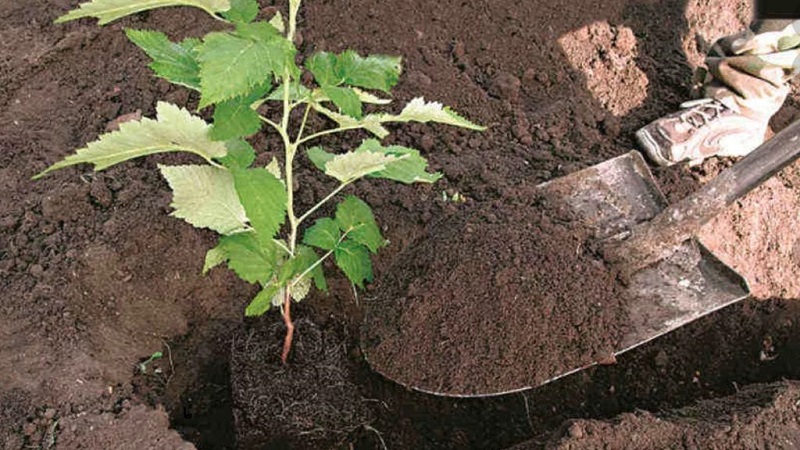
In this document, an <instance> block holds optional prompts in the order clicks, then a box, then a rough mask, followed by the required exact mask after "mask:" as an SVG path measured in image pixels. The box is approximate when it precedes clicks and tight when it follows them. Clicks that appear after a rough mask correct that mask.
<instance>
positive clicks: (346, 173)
mask: <svg viewBox="0 0 800 450" xmlns="http://www.w3.org/2000/svg"><path fill="white" fill-rule="evenodd" d="M397 160H398V158H397V157H396V156H393V155H387V154H382V153H374V152H368V151H362V152H347V153H343V154H340V155H336V156H334V157H333V159H332V160H330V161H328V162H327V163H326V164H325V174H326V175H329V176H332V177H333V178H336V179H337V180H339V181H341V182H342V183H350V182H352V181H354V180H357V179H359V178H361V177H363V176H366V175H369V174H371V173H375V172H380V171H382V170H384V169H386V167H387V164H390V163H393V162H395V161H397Z"/></svg>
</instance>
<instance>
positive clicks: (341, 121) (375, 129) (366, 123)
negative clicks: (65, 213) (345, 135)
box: [311, 103, 389, 139]
mask: <svg viewBox="0 0 800 450" xmlns="http://www.w3.org/2000/svg"><path fill="white" fill-rule="evenodd" d="M311 105H312V108H314V110H315V111H317V112H319V113H320V114H322V115H324V116H326V117H328V118H329V119H331V120H333V121H334V122H336V123H337V124H338V125H339V127H340V128H342V129H346V130H349V129H358V128H363V129H365V130H367V131H369V132H370V133H372V134H374V135H375V136H377V137H378V138H379V139H383V138H385V137H386V136H388V135H389V130H387V129H386V128H384V127H383V125H381V120H382V116H383V115H381V114H368V115H366V116H364V117H362V118H361V119H354V118H352V117H350V116H346V115H344V114H339V113H337V112H333V111H331V110H330V109H328V108H326V107H324V106H322V105H321V104H319V103H312V104H311Z"/></svg>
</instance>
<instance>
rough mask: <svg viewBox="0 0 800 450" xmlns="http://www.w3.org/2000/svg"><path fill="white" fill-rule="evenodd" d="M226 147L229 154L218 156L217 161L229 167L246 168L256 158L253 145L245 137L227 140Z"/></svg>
mask: <svg viewBox="0 0 800 450" xmlns="http://www.w3.org/2000/svg"><path fill="white" fill-rule="evenodd" d="M225 148H226V149H228V154H226V155H225V156H223V157H222V158H217V161H219V162H221V163H222V165H223V166H225V167H227V168H228V169H246V168H248V167H250V164H253V161H255V160H256V151H255V150H254V149H253V146H252V145H250V144H249V143H248V142H247V141H245V140H243V139H231V140H229V141H225Z"/></svg>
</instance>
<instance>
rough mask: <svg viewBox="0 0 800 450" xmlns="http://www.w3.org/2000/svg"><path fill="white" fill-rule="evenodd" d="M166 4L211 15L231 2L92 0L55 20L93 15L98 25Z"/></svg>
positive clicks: (63, 20)
mask: <svg viewBox="0 0 800 450" xmlns="http://www.w3.org/2000/svg"><path fill="white" fill-rule="evenodd" d="M166 6H195V7H197V8H200V9H202V10H205V11H206V12H207V13H209V14H211V15H212V16H213V15H214V14H215V13H221V12H223V11H227V10H228V9H230V7H231V2H230V0H93V1H91V2H86V3H81V4H80V5H78V9H74V10H72V11H70V12H68V13H67V14H65V15H63V16H61V17H59V18H58V19H56V21H55V22H56V23H62V22H67V21H70V20H75V19H81V18H84V17H95V18H97V19H98V21H97V23H98V24H99V25H105V24H107V23H109V22H111V21H114V20H117V19H119V18H121V17H125V16H129V15H131V14H136V13H138V12H142V11H147V10H148V9H155V8H163V7H166Z"/></svg>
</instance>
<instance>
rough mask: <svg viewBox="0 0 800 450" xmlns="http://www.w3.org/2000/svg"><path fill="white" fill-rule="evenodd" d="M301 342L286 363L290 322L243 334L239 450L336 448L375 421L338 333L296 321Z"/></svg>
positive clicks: (236, 385)
mask: <svg viewBox="0 0 800 450" xmlns="http://www.w3.org/2000/svg"><path fill="white" fill-rule="evenodd" d="M295 326H296V332H297V336H298V338H297V340H296V341H295V342H294V345H293V348H292V352H291V353H290V357H289V359H288V361H287V364H285V365H284V364H283V363H282V362H281V359H280V354H281V349H282V346H283V344H282V342H281V336H283V335H284V334H285V332H286V327H285V326H284V325H283V324H282V323H275V324H273V325H272V326H270V327H262V328H260V329H259V328H254V329H251V330H250V331H248V332H245V333H241V334H238V335H235V336H234V337H233V346H232V349H231V392H232V395H233V406H234V417H235V418H236V438H237V441H236V442H237V444H238V448H239V449H242V450H246V449H254V450H255V449H264V448H297V447H299V446H304V447H316V448H333V447H336V446H340V445H342V444H343V443H344V442H345V441H346V440H347V438H348V436H349V435H350V434H353V432H354V431H355V430H356V429H358V428H361V427H363V426H364V425H367V424H369V423H371V422H372V421H373V418H372V417H371V409H370V408H369V406H368V405H367V401H366V400H365V399H364V398H363V397H361V395H360V393H359V387H358V385H357V384H356V383H355V380H353V376H352V373H351V371H350V370H349V364H348V358H347V347H346V344H345V343H344V341H343V340H342V339H341V338H340V337H338V336H337V335H336V334H335V333H334V332H333V330H331V331H327V332H323V331H321V330H320V329H319V328H318V327H317V326H316V325H315V324H314V323H313V322H311V321H310V320H308V319H300V320H297V321H295Z"/></svg>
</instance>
